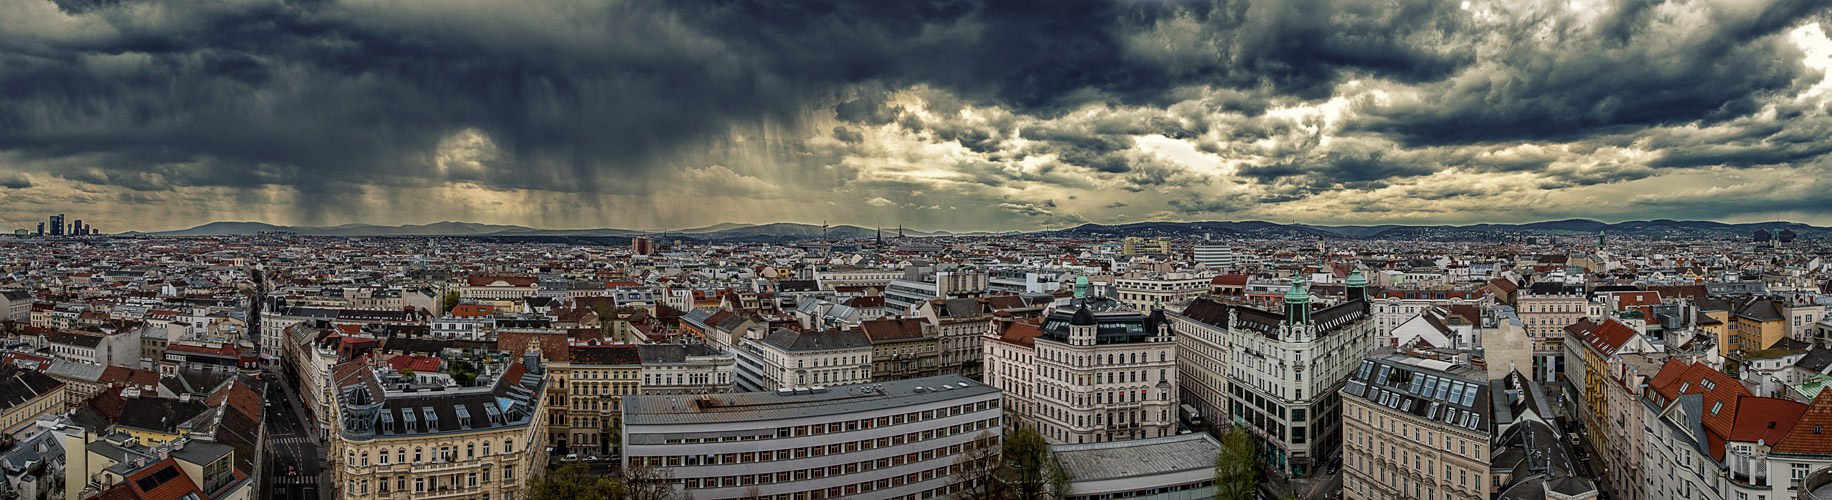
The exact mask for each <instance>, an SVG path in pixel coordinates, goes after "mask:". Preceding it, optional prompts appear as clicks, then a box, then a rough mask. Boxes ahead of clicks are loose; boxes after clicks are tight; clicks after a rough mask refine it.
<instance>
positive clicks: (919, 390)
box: [915, 385, 929, 394]
mask: <svg viewBox="0 0 1832 500" xmlns="http://www.w3.org/2000/svg"><path fill="white" fill-rule="evenodd" d="M915 390H916V393H917V394H922V393H925V392H929V388H927V387H923V386H920V385H919V386H916V389H915Z"/></svg>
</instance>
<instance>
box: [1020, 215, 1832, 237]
mask: <svg viewBox="0 0 1832 500" xmlns="http://www.w3.org/2000/svg"><path fill="white" fill-rule="evenodd" d="M1757 229H1767V230H1769V231H1780V230H1781V229H1791V230H1793V231H1794V233H1795V234H1796V235H1798V236H1799V237H1802V238H1828V237H1832V228H1823V227H1816V226H1811V225H1807V224H1801V223H1796V222H1762V223H1747V224H1727V223H1723V222H1712V221H1675V220H1668V219H1659V220H1646V221H1627V222H1618V223H1614V224H1611V223H1607V222H1601V221H1595V220H1590V219H1566V220H1556V221H1544V222H1530V223H1523V224H1471V225H1464V226H1454V225H1399V224H1386V225H1375V226H1321V225H1308V224H1278V223H1272V222H1262V221H1243V222H1215V221H1207V222H1141V223H1134V224H1120V225H1112V226H1107V225H1100V224H1084V225H1081V226H1076V227H1073V228H1069V229H1062V230H1056V231H1041V232H1036V233H1031V234H1035V235H1040V236H1058V237H1069V238H1075V237H1118V236H1143V237H1156V236H1165V237H1172V238H1201V237H1203V236H1204V235H1208V236H1213V237H1217V238H1226V237H1237V238H1292V239H1304V238H1350V239H1376V240H1435V241H1495V240H1498V239H1504V238H1509V237H1522V236H1577V235H1594V234H1597V232H1598V231H1602V232H1604V233H1606V234H1608V235H1610V236H1622V237H1630V238H1748V237H1750V235H1751V234H1753V233H1755V232H1756V230H1757Z"/></svg>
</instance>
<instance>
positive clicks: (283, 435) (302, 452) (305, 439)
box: [262, 371, 331, 500]
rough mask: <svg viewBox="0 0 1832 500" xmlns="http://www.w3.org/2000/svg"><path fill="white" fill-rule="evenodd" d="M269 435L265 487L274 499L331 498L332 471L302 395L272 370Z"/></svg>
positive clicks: (269, 398) (321, 499) (305, 499)
mask: <svg viewBox="0 0 1832 500" xmlns="http://www.w3.org/2000/svg"><path fill="white" fill-rule="evenodd" d="M268 376H269V377H271V378H270V380H274V381H275V382H276V383H273V384H269V385H268V391H267V403H266V404H267V434H268V436H269V437H268V443H269V453H270V455H269V459H268V463H269V464H271V465H270V467H269V470H268V474H267V478H268V484H265V485H263V488H262V489H263V490H264V491H267V492H268V496H267V498H271V499H273V500H324V499H329V498H330V494H331V491H330V489H329V488H320V486H319V485H325V484H329V483H328V482H327V481H330V479H331V478H330V472H329V471H327V470H323V468H322V467H320V464H322V463H323V458H322V457H323V453H322V451H321V450H320V448H321V447H320V445H319V442H318V438H317V436H315V433H314V432H313V430H312V429H311V428H310V425H309V424H308V422H309V420H307V419H306V417H305V411H304V409H303V408H302V406H301V405H302V402H301V401H300V400H299V396H298V395H297V394H296V393H293V392H292V391H291V388H289V387H283V386H284V385H285V383H284V382H283V381H281V379H280V378H279V376H278V374H277V373H276V372H273V371H269V372H268Z"/></svg>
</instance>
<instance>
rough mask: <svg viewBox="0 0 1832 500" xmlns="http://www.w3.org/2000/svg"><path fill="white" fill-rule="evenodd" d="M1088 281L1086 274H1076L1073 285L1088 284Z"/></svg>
mask: <svg viewBox="0 0 1832 500" xmlns="http://www.w3.org/2000/svg"><path fill="white" fill-rule="evenodd" d="M1088 283H1089V281H1088V277H1087V276H1076V277H1075V286H1088Z"/></svg>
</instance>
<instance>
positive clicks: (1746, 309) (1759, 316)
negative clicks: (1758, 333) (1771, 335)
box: [1736, 299, 1782, 321]
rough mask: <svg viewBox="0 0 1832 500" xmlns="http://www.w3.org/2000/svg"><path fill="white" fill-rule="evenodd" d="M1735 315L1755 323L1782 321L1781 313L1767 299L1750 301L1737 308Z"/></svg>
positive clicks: (1772, 302)
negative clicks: (1755, 321)
mask: <svg viewBox="0 0 1832 500" xmlns="http://www.w3.org/2000/svg"><path fill="white" fill-rule="evenodd" d="M1736 315H1737V316H1740V317H1744V318H1749V319H1753V320H1757V321H1781V320H1782V317H1781V311H1780V310H1778V309H1776V308H1775V301H1773V300H1769V299H1756V300H1751V301H1749V303H1747V304H1743V307H1739V308H1737V312H1736Z"/></svg>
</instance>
